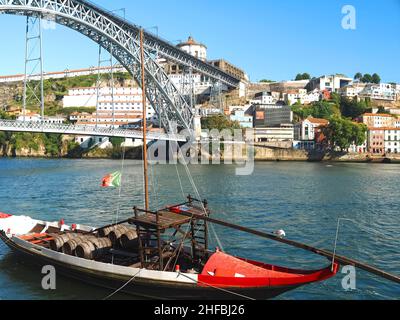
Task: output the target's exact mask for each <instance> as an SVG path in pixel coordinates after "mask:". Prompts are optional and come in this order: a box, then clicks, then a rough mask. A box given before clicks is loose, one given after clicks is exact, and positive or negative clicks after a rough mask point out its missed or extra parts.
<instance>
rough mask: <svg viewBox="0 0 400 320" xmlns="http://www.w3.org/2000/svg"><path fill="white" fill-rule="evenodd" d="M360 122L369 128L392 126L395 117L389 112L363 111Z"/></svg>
mask: <svg viewBox="0 0 400 320" xmlns="http://www.w3.org/2000/svg"><path fill="white" fill-rule="evenodd" d="M361 122H362V123H364V124H365V125H367V126H368V127H370V128H384V127H393V126H394V125H395V118H394V117H393V116H392V115H390V114H384V113H364V114H363V115H362V116H361Z"/></svg>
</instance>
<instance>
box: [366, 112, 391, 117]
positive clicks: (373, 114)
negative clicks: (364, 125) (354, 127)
mask: <svg viewBox="0 0 400 320" xmlns="http://www.w3.org/2000/svg"><path fill="white" fill-rule="evenodd" d="M362 116H363V117H387V118H392V117H393V116H392V115H391V114H387V113H364V114H363V115H362Z"/></svg>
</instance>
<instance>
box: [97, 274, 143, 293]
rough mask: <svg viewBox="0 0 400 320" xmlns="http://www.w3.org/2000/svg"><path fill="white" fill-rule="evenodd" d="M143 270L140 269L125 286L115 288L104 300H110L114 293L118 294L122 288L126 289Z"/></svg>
mask: <svg viewBox="0 0 400 320" xmlns="http://www.w3.org/2000/svg"><path fill="white" fill-rule="evenodd" d="M141 271H142V270H139V271H138V272H137V273H136V274H135V275H134V276H133V277H132V278H131V279H130V280H128V281H127V282H126V283H125V284H124V285H123V286H121V287H120V288H119V289H117V290H115V291H114V292H113V293H111V294H110V295H108V296H107V297H105V298H104V299H103V300H108V299H110V298H111V297H113V296H114V295H116V294H117V293H118V292H120V291H121V290H122V289H124V288H125V287H126V286H127V285H128V284H130V283H131V282H132V281H133V280H135V278H136V277H137V276H138V275H139V273H140V272H141Z"/></svg>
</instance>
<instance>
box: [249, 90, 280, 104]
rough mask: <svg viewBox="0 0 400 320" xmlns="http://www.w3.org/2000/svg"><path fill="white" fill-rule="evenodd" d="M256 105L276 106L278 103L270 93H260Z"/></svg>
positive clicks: (256, 96)
mask: <svg viewBox="0 0 400 320" xmlns="http://www.w3.org/2000/svg"><path fill="white" fill-rule="evenodd" d="M252 102H253V103H254V104H274V103H276V102H277V101H276V100H275V99H274V97H273V96H272V94H271V93H270V92H260V93H257V94H256V95H255V98H254V100H252Z"/></svg>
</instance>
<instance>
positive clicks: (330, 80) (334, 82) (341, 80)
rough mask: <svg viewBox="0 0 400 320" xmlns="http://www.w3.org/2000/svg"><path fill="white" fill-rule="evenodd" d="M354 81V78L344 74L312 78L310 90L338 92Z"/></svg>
mask: <svg viewBox="0 0 400 320" xmlns="http://www.w3.org/2000/svg"><path fill="white" fill-rule="evenodd" d="M352 82H353V79H351V78H347V77H345V76H343V75H330V76H327V75H325V76H322V77H319V78H316V79H311V80H310V83H309V85H308V86H309V90H310V91H313V90H315V89H318V90H319V91H325V90H326V91H330V92H337V91H338V90H339V89H340V88H343V87H345V86H348V85H349V84H351V83H352Z"/></svg>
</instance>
